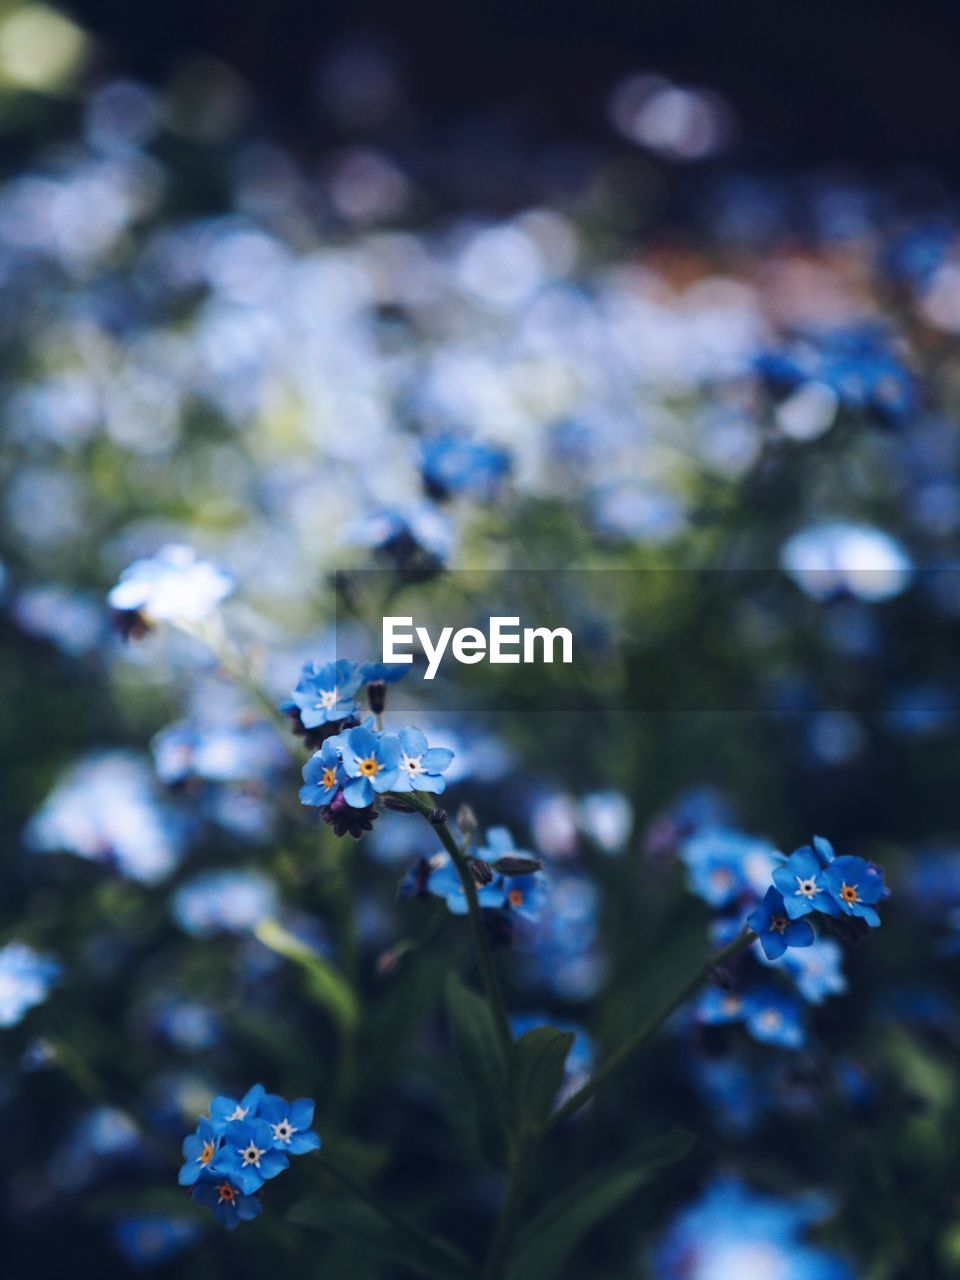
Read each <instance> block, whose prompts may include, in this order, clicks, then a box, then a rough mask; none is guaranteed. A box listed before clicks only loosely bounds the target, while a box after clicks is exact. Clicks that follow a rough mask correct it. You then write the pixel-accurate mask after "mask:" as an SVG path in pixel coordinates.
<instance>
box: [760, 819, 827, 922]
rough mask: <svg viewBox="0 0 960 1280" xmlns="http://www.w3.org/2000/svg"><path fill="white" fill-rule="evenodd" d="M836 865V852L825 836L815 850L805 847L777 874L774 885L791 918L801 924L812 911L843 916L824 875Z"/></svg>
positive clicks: (816, 838) (793, 854)
mask: <svg viewBox="0 0 960 1280" xmlns="http://www.w3.org/2000/svg"><path fill="white" fill-rule="evenodd" d="M832 861H833V849H832V847H831V845H830V844H829V842H828V841H826V840H824V839H823V838H822V837H821V836H816V837H815V838H814V842H813V846H812V847H811V846H809V845H804V846H803V848H801V849H797V850H796V851H795V852H794V853H791V855H790V857H789V858H788V859H787V861H786V862H785V863H784V865H783V866H782V867H777V868H776V870H775V871H774V873H773V883H774V884H775V885H776V886H777V888H778V889H779V890H780V892H781V893H782V894H783V900H784V904H785V906H786V911H787V915H788V916H789V917H790V919H791V920H799V919H800V917H801V916H805V915H809V913H810V912H811V911H822V912H823V913H824V915H830V916H835V915H839V910H838V908H837V904H836V903H835V902H834V900H833V897H832V895H831V894H830V892H829V891H828V889H827V885H826V882H825V880H824V872H825V871H826V868H827V867H828V866H829V865H830V863H831V862H832Z"/></svg>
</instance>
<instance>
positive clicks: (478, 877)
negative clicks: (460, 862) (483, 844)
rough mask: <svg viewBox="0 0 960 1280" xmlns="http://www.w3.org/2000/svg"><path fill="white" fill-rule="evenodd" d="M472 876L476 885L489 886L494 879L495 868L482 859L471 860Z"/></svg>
mask: <svg viewBox="0 0 960 1280" xmlns="http://www.w3.org/2000/svg"><path fill="white" fill-rule="evenodd" d="M470 874H471V875H472V876H473V881H474V884H478V885H481V886H482V885H485V884H489V883H490V881H491V880H492V879H493V868H492V867H491V866H490V863H489V862H484V861H483V859H482V858H471V859H470Z"/></svg>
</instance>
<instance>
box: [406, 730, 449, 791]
mask: <svg viewBox="0 0 960 1280" xmlns="http://www.w3.org/2000/svg"><path fill="white" fill-rule="evenodd" d="M397 740H398V742H399V743H400V757H399V760H398V762H397V772H396V778H395V779H394V782H393V786H392V787H391V790H393V791H430V792H432V793H433V794H434V795H439V794H440V792H441V791H443V790H444V788H445V787H446V785H447V784H446V781H445V780H444V779H443V778H442V777H441V776H440V775H441V773H443V771H444V769H446V768H447V767H448V766H449V764H450V761H451V760H452V759H453V752H452V751H451V750H450V749H449V748H448V747H431V746H430V744H429V742H428V741H427V739H426V737H425V735H424V734H422V733H421V732H420V730H419V729H415V728H414V727H413V726H412V725H408V726H407V727H406V728H404V729H401V730H400V732H399V733H398V734H397Z"/></svg>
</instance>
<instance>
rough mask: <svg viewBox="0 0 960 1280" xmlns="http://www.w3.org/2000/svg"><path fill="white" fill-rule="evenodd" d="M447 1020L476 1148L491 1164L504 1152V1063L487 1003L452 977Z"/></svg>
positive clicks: (448, 983) (448, 988) (448, 982)
mask: <svg viewBox="0 0 960 1280" xmlns="http://www.w3.org/2000/svg"><path fill="white" fill-rule="evenodd" d="M446 994H447V1016H448V1018H449V1020H450V1030H451V1033H452V1035H453V1043H454V1047H455V1048H456V1051H457V1057H458V1059H459V1061H460V1066H461V1068H462V1070H463V1073H464V1075H465V1076H466V1078H467V1081H468V1083H469V1085H470V1093H471V1097H472V1100H473V1105H474V1109H475V1112H476V1120H477V1133H478V1136H479V1138H480V1146H481V1149H482V1150H483V1152H484V1154H485V1155H486V1156H487V1158H488V1159H489V1160H491V1161H493V1162H494V1163H500V1162H502V1160H503V1157H504V1154H505V1149H506V1134H505V1116H506V1091H507V1062H506V1060H505V1058H504V1055H503V1050H502V1049H501V1047H500V1040H499V1038H498V1036H497V1028H496V1024H495V1023H494V1020H493V1014H492V1013H491V1012H490V1009H489V1007H488V1005H487V1002H486V1001H485V1000H483V999H482V998H481V997H480V996H478V995H476V994H475V993H474V992H473V991H469V990H468V989H467V988H466V987H465V986H464V985H463V983H462V982H461V981H460V979H459V978H458V977H457V975H456V974H453V973H452V974H451V975H450V977H449V978H448V980H447V993H446Z"/></svg>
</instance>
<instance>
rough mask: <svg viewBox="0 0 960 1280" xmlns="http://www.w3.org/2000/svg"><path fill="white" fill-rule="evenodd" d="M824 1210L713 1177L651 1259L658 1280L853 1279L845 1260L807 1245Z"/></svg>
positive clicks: (811, 1201)
mask: <svg viewBox="0 0 960 1280" xmlns="http://www.w3.org/2000/svg"><path fill="white" fill-rule="evenodd" d="M825 1207H826V1206H825V1205H824V1204H823V1202H822V1201H818V1200H817V1199H813V1198H809V1197H806V1198H804V1197H797V1196H794V1197H792V1198H791V1199H789V1200H787V1199H782V1200H781V1199H775V1198H774V1197H773V1196H769V1195H764V1194H761V1193H758V1192H755V1191H753V1190H751V1189H750V1188H749V1187H748V1186H747V1185H746V1184H745V1183H743V1182H740V1181H739V1180H737V1179H735V1178H728V1177H720V1178H717V1177H715V1178H714V1179H713V1180H712V1181H711V1182H710V1183H708V1185H707V1187H706V1189H705V1191H704V1192H703V1193H702V1195H701V1197H700V1199H699V1200H698V1201H697V1202H696V1203H695V1204H693V1205H691V1206H689V1207H688V1208H686V1209H684V1210H682V1211H681V1212H680V1213H679V1214H678V1215H677V1217H676V1218H675V1219H674V1221H673V1223H672V1224H671V1226H670V1227H669V1228H668V1229H667V1231H666V1232H665V1234H664V1236H663V1239H662V1240H661V1242H660V1244H659V1245H658V1246H657V1248H656V1250H655V1252H654V1255H653V1259H652V1269H651V1275H652V1278H653V1280H854V1272H853V1271H852V1270H851V1269H850V1267H848V1266H847V1264H846V1263H845V1262H844V1261H843V1260H842V1259H841V1258H839V1257H837V1256H836V1255H835V1254H832V1253H828V1252H827V1251H826V1250H824V1249H820V1248H818V1247H815V1246H812V1245H808V1244H807V1243H806V1242H805V1241H804V1239H803V1235H802V1233H803V1231H804V1229H805V1228H807V1227H808V1226H810V1225H812V1224H813V1223H815V1222H816V1221H818V1220H819V1219H820V1218H821V1217H823V1216H824V1209H825Z"/></svg>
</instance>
